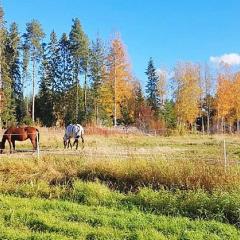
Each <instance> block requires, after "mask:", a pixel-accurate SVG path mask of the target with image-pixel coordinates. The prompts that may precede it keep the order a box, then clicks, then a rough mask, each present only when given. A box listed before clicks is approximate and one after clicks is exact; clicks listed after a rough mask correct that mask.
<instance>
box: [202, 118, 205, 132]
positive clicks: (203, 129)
mask: <svg viewBox="0 0 240 240" xmlns="http://www.w3.org/2000/svg"><path fill="white" fill-rule="evenodd" d="M204 132H205V127H204V119H203V116H202V133H203V134H204Z"/></svg>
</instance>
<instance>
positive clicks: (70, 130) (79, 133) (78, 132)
mask: <svg viewBox="0 0 240 240" xmlns="http://www.w3.org/2000/svg"><path fill="white" fill-rule="evenodd" d="M83 135H84V129H83V127H82V126H81V125H80V124H69V125H68V126H67V127H66V129H65V134H64V137H63V144H64V148H66V147H68V148H69V146H70V147H71V149H72V146H74V145H75V144H76V150H77V149H78V139H79V138H80V137H81V139H82V143H84V139H83ZM71 138H74V142H73V145H72V144H71Z"/></svg>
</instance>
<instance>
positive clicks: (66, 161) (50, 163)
mask: <svg viewBox="0 0 240 240" xmlns="http://www.w3.org/2000/svg"><path fill="white" fill-rule="evenodd" d="M75 179H83V180H87V181H95V180H97V179H98V180H100V181H102V182H104V183H106V184H107V185H109V186H110V187H111V188H114V189H118V190H120V191H136V190H137V189H138V188H140V187H145V186H148V187H151V188H153V189H159V188H162V187H164V188H167V189H198V188H201V189H204V190H207V191H213V190H214V189H222V190H232V189H239V182H240V168H239V167H238V166H236V165H234V166H229V167H228V168H227V169H225V168H224V166H223V165H222V164H208V163H206V162H204V161H198V162H197V161H167V160H145V159H144V158H142V157H135V156H132V158H129V159H128V160H122V159H120V160H118V159H113V160H109V159H101V158H100V159H96V160H94V159H92V160H89V159H88V158H86V157H84V156H82V157H77V156H75V157H64V156H63V157H60V156H57V157H56V156H44V157H42V158H40V159H39V160H37V159H32V160H24V159H18V160H11V159H2V160H1V161H0V182H1V183H2V184H4V182H13V183H23V182H37V181H41V180H43V181H46V182H48V183H49V184H63V183H64V184H71V182H72V181H73V180H75Z"/></svg>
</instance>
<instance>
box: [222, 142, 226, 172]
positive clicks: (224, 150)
mask: <svg viewBox="0 0 240 240" xmlns="http://www.w3.org/2000/svg"><path fill="white" fill-rule="evenodd" d="M223 154H224V169H225V172H226V169H227V149H226V140H225V138H224V140H223Z"/></svg>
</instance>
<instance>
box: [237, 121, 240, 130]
mask: <svg viewBox="0 0 240 240" xmlns="http://www.w3.org/2000/svg"><path fill="white" fill-rule="evenodd" d="M239 130H240V128H239V119H237V133H239Z"/></svg>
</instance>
